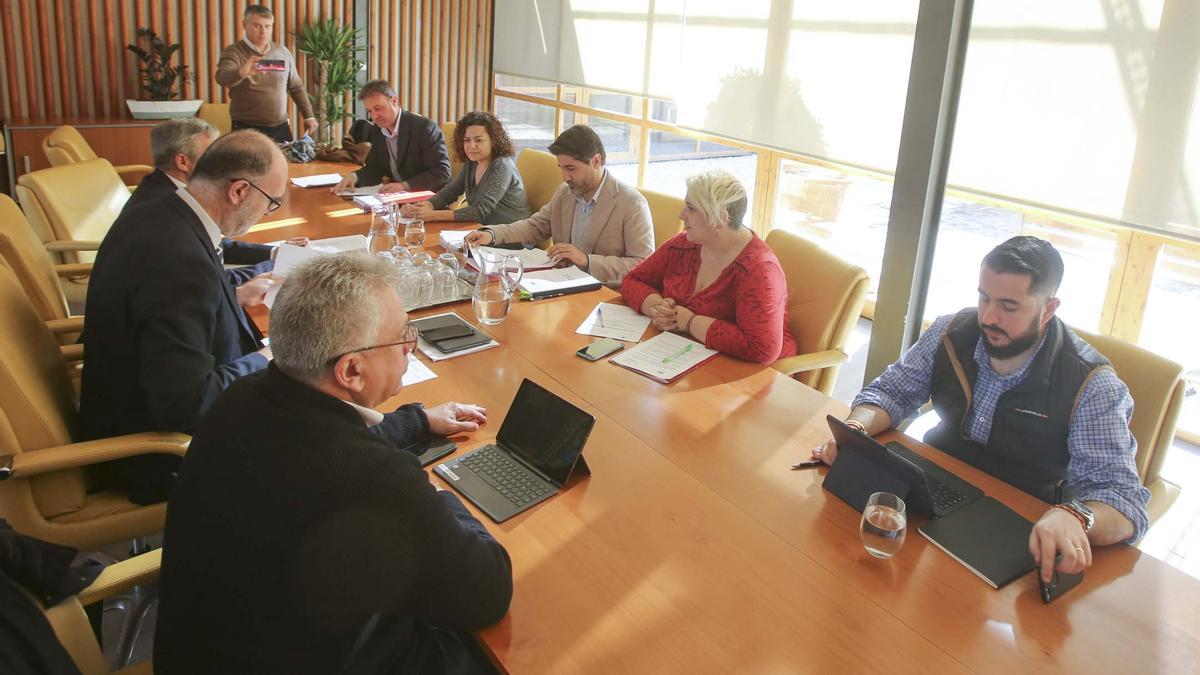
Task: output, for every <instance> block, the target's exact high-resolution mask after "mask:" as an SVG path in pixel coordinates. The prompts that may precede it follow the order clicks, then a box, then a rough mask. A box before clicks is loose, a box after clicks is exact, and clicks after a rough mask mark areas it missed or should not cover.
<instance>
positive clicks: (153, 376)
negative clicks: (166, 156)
mask: <svg viewBox="0 0 1200 675" xmlns="http://www.w3.org/2000/svg"><path fill="white" fill-rule="evenodd" d="M286 187H287V162H286V160H285V159H284V157H283V154H282V153H281V152H280V151H279V148H278V147H276V146H275V144H274V143H272V142H271V140H270V139H268V138H267V137H266V136H263V135H262V134H260V133H257V132H254V131H241V132H234V133H232V134H229V135H227V136H225V137H223V138H220V139H218V140H217V141H215V142H214V143H213V144H212V145H211V146H210V147H209V149H208V150H207V151H206V152H205V153H204V154H203V155H202V156H201V157H200V160H199V161H198V162H197V163H196V168H195V171H194V172H193V173H192V176H191V180H190V181H189V182H188V186H187V187H186V188H181V189H179V190H177V191H176V192H175V193H174V194H173V195H167V196H166V197H164V198H162V199H159V200H155V201H150V202H147V203H144V204H141V205H137V206H134V207H133V208H131V209H129V210H127V211H124V212H123V213H122V214H121V215H120V216H119V217H118V218H117V221H116V222H115V223H113V226H112V228H111V229H110V230H109V232H108V235H107V236H106V237H105V238H104V241H103V242H102V243H101V244H100V250H99V251H98V253H97V255H96V262H95V266H94V267H93V269H92V276H91V281H90V283H89V287H88V297H87V305H86V311H85V315H86V316H87V325H86V327H85V328H84V336H83V342H84V344H85V345H86V349H87V359H86V361H85V362H84V368H83V382H82V389H81V392H80V417H81V421H82V432H83V435H84V437H85V438H89V439H91V438H103V437H107V436H115V435H118V434H128V433H134V432H138V431H153V430H162V431H178V432H184V433H190V432H191V431H192V429H193V427H194V426H195V424H196V421H197V419H199V417H200V415H202V414H203V413H204V412H205V411H206V410H208V408H209V407H210V406H211V405H212V403H213V401H214V400H216V398H217V395H218V394H219V393H220V392H221V391H222V390H223V389H225V388H226V387H228V386H229V385H230V384H231V383H232V382H233V381H234V380H236V379H237V378H239V377H242V376H243V375H247V374H249V373H252V372H254V371H257V370H261V369H262V368H265V367H266V365H267V362H268V360H269V358H270V351H269V350H268V349H266V348H263V346H262V343H261V341H260V337H261V336H260V334H259V333H258V331H257V329H255V328H254V326H253V325H252V324H251V323H250V321H249V319H248V318H247V316H246V314H245V312H244V311H243V310H242V307H241V304H242V303H240V302H239V299H238V295H237V293H236V292H235V290H234V288H233V286H232V285H231V284H230V283H229V282H228V281H227V279H226V277H225V274H224V269H223V263H222V253H223V251H222V248H221V242H222V240H223V239H224V238H225V237H237V236H239V235H242V234H244V233H245V232H246V231H247V230H249V229H250V226H251V225H253V224H254V223H256V222H258V220H259V219H260V218H261V217H262V216H263V215H265V214H266V213H269V212H271V211H274V210H275V209H276V208H278V207H279V206H280V204H281V203H282V201H281V200H282V198H283V195H284V191H285V190H286ZM268 288H269V282H267V283H264V284H262V285H261V286H260V287H259V290H258V293H259V295H260V296H261V295H262V294H265V292H266V290H267V289H268ZM256 301H257V302H260V301H261V297H260V298H257V299H253V300H249V301H247V299H243V301H242V302H246V303H247V304H251V303H253V302H256ZM178 464H179V460H178V458H176V457H170V456H166V455H159V456H147V457H137V458H131V459H126V460H119V461H117V462H112V463H109V464H108V465H106V466H105V467H102V470H101V474H102V475H101V479H102V480H103V481H104V482H105V483H106V484H108V485H110V486H112V487H116V488H118V489H122V490H125V491H127V492H128V493H129V495H130V498H131V499H132V500H133V501H135V502H136V503H153V502H156V501H162V500H163V499H165V498H166V495H167V490H168V488H169V486H170V481H171V477H172V474H173V473H174V471H175V469H176V468H177V467H178Z"/></svg>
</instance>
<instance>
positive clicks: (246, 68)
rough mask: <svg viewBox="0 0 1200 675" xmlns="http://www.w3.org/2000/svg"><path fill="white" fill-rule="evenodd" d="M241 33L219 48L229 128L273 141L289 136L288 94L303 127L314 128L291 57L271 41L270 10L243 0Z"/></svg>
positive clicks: (310, 130) (219, 78) (307, 130)
mask: <svg viewBox="0 0 1200 675" xmlns="http://www.w3.org/2000/svg"><path fill="white" fill-rule="evenodd" d="M242 26H243V27H244V28H245V29H246V34H245V35H244V36H243V37H242V39H241V40H240V41H238V42H236V43H234V44H232V45H229V46H228V47H226V48H225V49H223V50H222V51H221V60H220V61H219V62H218V63H217V84H219V85H221V86H222V87H226V88H228V89H229V116H230V118H232V121H233V128H234V129H257V130H258V131H261V132H263V133H264V134H266V135H267V136H269V137H270V138H271V139H273V140H274V141H275V142H276V143H290V142H291V141H292V127H291V125H289V124H288V110H287V99H288V95H289V94H290V95H291V97H292V100H294V101H295V102H296V107H297V108H298V109H299V110H300V114H301V115H302V116H303V117H304V133H306V134H311V133H313V132H315V131H316V130H317V119H316V117H314V116H313V111H312V105H311V104H310V103H309V101H308V95H307V94H306V93H305V91H304V82H303V81H302V80H301V79H300V76H299V75H298V74H297V73H296V60H295V58H293V57H292V53H291V52H289V51H288V49H287V47H284V46H283V45H281V44H278V43H273V42H271V36H272V35H273V34H274V31H275V15H274V14H273V13H271V10H270V9H268V8H266V7H264V6H262V5H249V6H247V7H246V11H245V12H244V13H243V14H242Z"/></svg>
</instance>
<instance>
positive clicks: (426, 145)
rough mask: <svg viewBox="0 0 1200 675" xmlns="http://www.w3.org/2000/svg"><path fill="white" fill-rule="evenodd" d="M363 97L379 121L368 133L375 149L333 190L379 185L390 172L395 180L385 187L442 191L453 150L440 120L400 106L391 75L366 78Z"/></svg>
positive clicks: (374, 120)
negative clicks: (363, 163)
mask: <svg viewBox="0 0 1200 675" xmlns="http://www.w3.org/2000/svg"><path fill="white" fill-rule="evenodd" d="M358 100H360V101H362V103H363V106H364V107H365V108H366V110H367V115H368V116H370V118H371V122H372V123H373V124H374V126H373V127H371V130H370V133H369V134H368V136H367V140H369V141H371V151H370V152H369V153H367V163H366V164H365V165H363V168H361V169H359V170H358V171H352V172H350V173H348V174H346V175H345V176H343V177H342V182H340V183H338V184H337V185H335V186H334V187H333V189H334V190H340V189H343V188H352V187H367V186H371V185H379V184H380V183H381V182H382V181H383V179H384V178H385V177H386V178H389V179H390V180H391V182H389V183H387V184H385V185H384V186H383V187H382V188H380V192H408V191H419V190H431V191H433V192H437V191H438V190H441V189H442V188H443V187H445V186H446V183H447V182H449V180H450V156H449V155H447V154H446V138H445V136H443V135H442V129H441V127H439V126H438V125H437V123H436V122H434V121H433V120H430V119H428V118H425V117H421V116H420V115H417V114H415V113H411V112H408V111H407V110H401V109H400V99H399V98H398V97H397V96H396V90H395V89H393V88H392V85H390V84H388V83H387V81H386V80H371V81H370V82H368V83H366V84H364V85H363V87H362V89H361V90H359V92H358Z"/></svg>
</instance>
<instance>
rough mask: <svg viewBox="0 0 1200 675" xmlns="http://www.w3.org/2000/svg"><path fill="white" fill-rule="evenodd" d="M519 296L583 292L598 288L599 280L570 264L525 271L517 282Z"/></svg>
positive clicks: (531, 297) (538, 296)
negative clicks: (536, 270)
mask: <svg viewBox="0 0 1200 675" xmlns="http://www.w3.org/2000/svg"><path fill="white" fill-rule="evenodd" d="M519 286H520V288H521V297H523V298H527V299H529V300H541V299H542V298H553V297H556V296H559V295H566V294H568V293H583V292H584V291H594V290H596V289H598V288H600V286H601V283H600V280H599V279H597V278H596V277H594V276H592V275H590V274H588V273H587V272H584V271H583V270H581V269H579V268H578V267H576V266H574V265H571V266H570V267H563V268H561V269H550V270H542V271H540V272H527V273H526V274H525V275H524V276H523V277H522V278H521V283H520V284H519Z"/></svg>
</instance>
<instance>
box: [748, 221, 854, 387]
mask: <svg viewBox="0 0 1200 675" xmlns="http://www.w3.org/2000/svg"><path fill="white" fill-rule="evenodd" d="M767 245H768V246H770V247H771V250H773V251H775V255H776V256H777V257H778V258H779V264H780V265H782V266H783V273H784V275H786V277H787V287H788V300H787V302H788V321H789V326H788V327H789V328H790V329H791V331H792V335H794V336H795V337H796V343H797V345H798V346H799V352H798V354H797V355H796V356H789V357H785V358H782V359H779V360H778V361H776V362H775V363H774V364H772V366H773V367H774V368H775V369H776V370H778V371H779V372H781V373H784V374H785V375H791V376H792V377H795V378H796V379H797V380H799V381H801V382H803V383H804V384H807V385H808V386H810V387H812V388H813V389H816V390H817V391H819V392H821V393H824V394H826V395H828V394H829V393H830V392H832V391H833V385H834V382H836V381H837V374H838V370H839V369H840V368H841V364H843V363H845V362H846V360H847V359H848V358H849V357H848V355H847V354H846V343H847V342H848V341H849V340H850V335H851V334H852V333H853V332H854V324H855V323H856V322H857V321H858V316H859V314H861V313H862V306H863V302H864V301H865V300H866V297H867V289H868V288H869V287H870V279H869V278H868V277H867V273H866V272H865V271H864V270H863V269H862V268H861V267H858V266H857V265H853V264H851V263H848V262H846V261H845V260H842V259H841V258H838V257H837V256H835V255H833V254H832V253H830V252H828V251H826V250H825V249H823V248H821V247H820V246H818V245H817V244H815V243H813V242H811V241H809V240H807V239H805V238H804V237H801V236H799V235H796V234H792V233H791V232H787V231H785V230H779V229H776V230H771V233H770V234H768V235H767Z"/></svg>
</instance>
